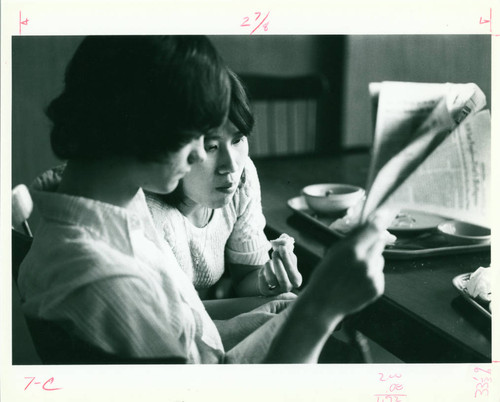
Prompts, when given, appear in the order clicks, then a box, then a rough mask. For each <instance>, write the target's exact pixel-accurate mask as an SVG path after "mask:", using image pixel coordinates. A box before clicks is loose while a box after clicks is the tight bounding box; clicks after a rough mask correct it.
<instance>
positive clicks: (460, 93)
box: [360, 82, 490, 227]
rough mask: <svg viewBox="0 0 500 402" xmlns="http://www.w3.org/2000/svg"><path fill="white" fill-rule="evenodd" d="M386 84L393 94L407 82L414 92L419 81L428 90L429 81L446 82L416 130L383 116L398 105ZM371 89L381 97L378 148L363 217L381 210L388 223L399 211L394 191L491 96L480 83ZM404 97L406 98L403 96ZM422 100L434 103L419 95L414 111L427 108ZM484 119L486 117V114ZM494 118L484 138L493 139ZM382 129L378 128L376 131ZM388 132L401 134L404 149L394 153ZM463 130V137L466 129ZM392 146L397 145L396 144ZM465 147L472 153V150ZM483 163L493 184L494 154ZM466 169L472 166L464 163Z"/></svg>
mask: <svg viewBox="0 0 500 402" xmlns="http://www.w3.org/2000/svg"><path fill="white" fill-rule="evenodd" d="M386 85H390V86H391V91H393V92H392V93H394V90H395V89H394V88H396V89H397V88H398V86H399V87H400V91H401V92H400V93H401V94H406V91H405V88H406V87H408V86H410V87H411V90H412V91H415V89H417V90H418V87H419V86H420V87H421V88H422V89H424V92H425V90H427V88H426V87H427V86H433V88H434V87H436V86H438V85H441V86H442V92H443V96H442V97H441V99H439V100H437V101H436V102H435V103H434V106H433V108H432V109H431V111H430V113H428V115H427V117H426V118H425V119H424V120H423V123H421V124H420V125H419V126H418V128H417V129H416V130H414V131H413V132H408V131H406V132H401V130H400V131H398V126H397V124H393V125H392V126H390V125H389V124H391V123H393V122H391V121H389V122H387V121H380V120H379V119H382V118H384V117H386V120H389V119H387V116H389V118H392V116H391V115H389V114H388V113H394V112H393V111H392V110H389V112H387V110H388V109H389V108H390V107H394V106H393V104H391V103H390V102H391V100H387V98H384V89H385V87H386ZM433 90H434V89H433ZM369 91H370V93H371V94H372V95H373V96H374V97H376V98H377V99H376V100H374V99H372V104H373V105H374V106H376V108H377V120H376V129H375V132H376V135H375V140H374V147H373V150H372V152H373V153H372V164H371V167H370V173H369V181H368V183H367V197H366V200H365V202H364V205H363V208H362V212H361V216H360V220H361V222H364V221H366V220H367V219H369V217H370V216H371V215H373V214H377V215H379V214H382V215H383V216H384V221H386V223H387V227H388V226H389V225H390V223H391V222H392V220H393V219H394V217H395V216H396V215H397V213H398V212H399V208H398V203H397V202H388V201H389V200H392V198H394V197H392V196H393V195H394V193H395V192H396V191H397V190H398V189H399V188H400V187H401V186H402V185H403V184H404V183H405V182H408V181H409V180H408V179H409V178H410V177H412V175H413V174H414V173H415V171H417V170H418V169H419V167H420V166H421V165H422V164H424V161H426V160H427V159H428V158H429V156H430V155H432V154H433V153H435V152H436V149H438V148H439V147H440V146H441V144H443V142H444V141H445V140H446V139H447V138H449V137H450V135H451V134H452V133H456V132H457V131H460V130H458V127H459V126H461V125H463V123H464V122H465V121H466V120H467V118H468V116H471V118H472V116H473V115H475V114H476V113H477V112H479V111H480V110H481V109H483V108H484V107H485V106H486V97H485V95H484V93H483V92H482V91H481V90H480V89H479V87H478V86H477V85H476V84H473V83H469V84H452V83H445V84H425V83H422V84H417V83H394V82H388V83H385V82H384V83H372V84H370V87H369ZM409 92H411V91H409ZM396 93H398V92H396ZM402 96H403V97H404V95H402ZM424 99H425V98H424ZM419 102H420V103H421V104H422V105H424V107H426V108H428V107H429V103H430V102H425V101H422V100H419V101H416V102H415V105H416V106H415V109H414V110H412V111H411V112H414V113H415V114H416V113H422V110H424V107H422V108H420V109H419V107H420V106H421V105H420V104H419ZM412 106H414V105H412ZM384 108H386V110H384ZM381 111H382V112H381ZM384 112H385V114H384ZM400 112H401V113H400V114H401V115H397V113H398V111H397V110H396V112H395V113H394V114H395V121H396V123H398V120H397V119H399V121H403V120H402V119H404V118H407V116H406V115H405V113H407V114H408V113H409V112H408V111H407V110H403V109H401V111H400ZM424 112H425V110H424ZM483 115H484V113H483ZM482 119H483V120H484V119H485V117H482ZM489 119H490V117H489V112H488V113H487V120H488V121H487V124H482V127H481V130H483V131H488V132H487V133H482V134H483V138H487V140H488V141H489V137H490V128H489V124H490V123H489ZM384 123H386V127H389V128H393V127H396V129H394V130H393V132H390V130H386V131H384V130H383V128H384ZM402 127H404V126H402ZM377 129H379V130H378V131H377ZM467 130H469V131H467ZM467 130H466V133H465V135H469V136H470V135H474V132H472V134H471V133H470V127H467ZM462 131H463V130H462ZM486 134H487V135H486ZM384 135H386V136H389V135H390V136H393V137H394V138H395V139H396V140H395V141H394V142H396V143H397V142H398V141H399V142H400V144H397V145H399V146H400V147H401V149H399V151H398V152H396V153H395V154H393V155H390V152H391V149H390V148H389V147H388V146H386V144H388V141H387V138H384ZM461 135H462V136H463V134H461ZM396 136H399V137H401V138H396ZM405 137H406V138H405ZM469 143H470V144H472V145H474V140H470V141H469ZM390 145H391V146H394V144H390ZM384 147H385V148H384ZM466 151H471V152H472V150H466ZM384 152H389V157H387V155H384ZM384 156H385V157H386V158H387V161H386V162H385V163H380V160H382V161H383V158H384ZM472 162H474V155H472ZM476 162H477V161H476ZM377 163H380V165H381V167H377ZM484 165H485V166H486V165H487V166H486V167H485V166H483V174H484V175H485V176H486V178H487V180H484V182H482V183H481V184H484V185H486V186H489V176H490V172H489V168H490V164H489V155H488V161H487V162H486V163H484ZM469 167H470V166H469ZM462 168H467V167H464V166H462ZM474 168H477V167H474V165H472V169H474ZM484 170H487V171H484ZM457 174H460V173H457ZM457 180H458V179H457ZM486 193H488V194H489V189H486ZM484 198H489V197H486V196H483V197H482V200H483V203H484V202H487V200H486V201H484ZM392 201H394V200H392ZM405 205H407V204H405ZM399 206H401V205H399ZM484 208H485V209H488V205H485V206H484ZM452 209H453V208H451V210H452ZM462 209H463V208H462ZM485 214H486V215H488V211H486V213H485ZM466 215H467V214H466ZM467 220H469V221H475V222H473V223H479V224H484V222H487V219H480V218H478V219H474V217H473V216H472V217H471V216H469V217H468V219H467Z"/></svg>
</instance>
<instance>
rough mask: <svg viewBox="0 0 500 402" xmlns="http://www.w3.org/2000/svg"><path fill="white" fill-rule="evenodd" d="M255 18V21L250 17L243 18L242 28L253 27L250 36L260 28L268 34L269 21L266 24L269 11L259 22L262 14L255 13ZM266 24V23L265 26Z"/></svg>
mask: <svg viewBox="0 0 500 402" xmlns="http://www.w3.org/2000/svg"><path fill="white" fill-rule="evenodd" d="M254 16H255V18H253V21H251V18H250V17H243V22H242V23H241V25H240V26H242V27H251V28H250V29H252V28H253V30H252V31H251V32H250V35H253V33H254V32H255V31H257V30H258V29H259V28H260V27H262V29H264V31H266V32H267V27H268V25H269V21H267V22H266V20H267V17H268V16H269V11H268V12H267V14H266V16H265V17H264V18H263V19H262V20H261V21H260V22H259V20H260V17H261V16H262V13H261V12H260V11H257V12H254ZM264 22H266V23H265V24H264Z"/></svg>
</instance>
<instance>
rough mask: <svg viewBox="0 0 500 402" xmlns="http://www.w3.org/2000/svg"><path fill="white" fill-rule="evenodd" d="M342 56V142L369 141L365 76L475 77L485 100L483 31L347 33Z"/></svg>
mask: <svg viewBox="0 0 500 402" xmlns="http://www.w3.org/2000/svg"><path fill="white" fill-rule="evenodd" d="M345 62H346V69H345V81H344V102H343V105H344V106H343V127H342V138H343V143H344V146H346V147H353V146H363V145H369V144H371V138H372V132H373V127H372V123H371V120H370V119H371V115H370V113H371V110H370V99H369V97H368V83H370V82H377V81H415V82H475V83H476V84H478V85H479V87H480V88H481V89H482V90H483V92H484V93H485V94H486V96H487V99H488V105H491V37H490V36H489V35H394V36H391V35H387V36H379V35H373V36H349V37H347V43H346V59H345ZM490 108H491V106H490Z"/></svg>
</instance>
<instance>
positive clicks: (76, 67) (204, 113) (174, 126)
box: [47, 36, 230, 160]
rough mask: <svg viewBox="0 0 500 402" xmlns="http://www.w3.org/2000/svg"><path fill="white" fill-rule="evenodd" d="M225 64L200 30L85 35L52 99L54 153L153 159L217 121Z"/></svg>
mask: <svg viewBox="0 0 500 402" xmlns="http://www.w3.org/2000/svg"><path fill="white" fill-rule="evenodd" d="M229 97H230V80H229V73H228V70H227V68H226V66H225V64H224V63H223V61H222V59H221V58H220V56H219V55H218V54H217V51H216V50H215V48H214V47H213V46H212V44H211V43H210V41H209V40H208V39H207V38H206V37H203V36H90V37H87V38H85V39H84V40H83V42H82V43H81V44H80V46H79V48H78V49H77V51H76V53H75V54H74V56H73V58H72V60H71V61H70V63H69V65H68V67H67V70H66V76H65V89H64V91H63V93H62V94H61V95H60V96H59V97H58V98H56V99H55V100H53V101H52V103H51V104H50V105H49V107H48V109H47V116H48V117H49V118H50V119H51V120H52V122H53V129H52V132H51V144H52V149H53V151H54V153H55V154H56V155H57V156H58V157H59V158H61V159H82V158H83V159H96V158H104V157H108V156H135V157H138V158H139V159H143V160H158V159H161V158H163V157H164V156H165V155H166V154H168V153H169V152H174V151H177V150H178V149H180V148H181V147H182V146H183V145H185V144H187V143H189V142H190V141H191V140H192V139H194V138H197V137H199V136H200V135H202V134H204V133H207V132H208V131H210V130H212V129H214V128H217V127H219V126H220V125H221V124H222V123H223V122H224V121H225V120H226V117H227V114H228V110H229Z"/></svg>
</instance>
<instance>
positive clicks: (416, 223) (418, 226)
mask: <svg viewBox="0 0 500 402" xmlns="http://www.w3.org/2000/svg"><path fill="white" fill-rule="evenodd" d="M445 221H447V219H446V218H443V217H442V216H439V215H435V214H431V213H426V212H421V211H414V210H411V209H402V210H401V212H399V214H398V215H397V216H396V218H395V219H394V221H393V222H392V224H391V226H389V228H388V229H387V230H389V232H394V233H415V232H424V231H427V230H434V229H435V228H436V227H437V226H438V225H439V224H440V223H443V222H445Z"/></svg>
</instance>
